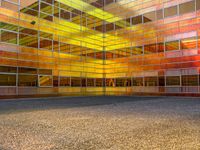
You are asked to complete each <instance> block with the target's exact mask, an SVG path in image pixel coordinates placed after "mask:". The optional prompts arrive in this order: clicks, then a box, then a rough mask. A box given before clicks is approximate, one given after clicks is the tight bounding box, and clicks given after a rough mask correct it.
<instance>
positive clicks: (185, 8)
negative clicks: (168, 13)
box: [179, 1, 195, 15]
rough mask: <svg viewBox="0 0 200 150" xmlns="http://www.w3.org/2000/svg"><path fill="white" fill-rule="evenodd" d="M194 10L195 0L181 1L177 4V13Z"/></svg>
mask: <svg viewBox="0 0 200 150" xmlns="http://www.w3.org/2000/svg"><path fill="white" fill-rule="evenodd" d="M194 11H195V1H191V2H187V3H183V4H180V5H179V14H180V15H182V14H185V13H190V12H194Z"/></svg>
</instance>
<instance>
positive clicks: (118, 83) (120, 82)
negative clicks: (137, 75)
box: [116, 78, 125, 86]
mask: <svg viewBox="0 0 200 150" xmlns="http://www.w3.org/2000/svg"><path fill="white" fill-rule="evenodd" d="M116 86H125V79H123V78H117V79H116Z"/></svg>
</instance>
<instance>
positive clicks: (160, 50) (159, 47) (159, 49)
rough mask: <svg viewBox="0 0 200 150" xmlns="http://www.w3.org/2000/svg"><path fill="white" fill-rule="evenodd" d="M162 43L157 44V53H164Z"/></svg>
mask: <svg viewBox="0 0 200 150" xmlns="http://www.w3.org/2000/svg"><path fill="white" fill-rule="evenodd" d="M164 49H165V48H164V43H157V51H158V53H159V52H164Z"/></svg>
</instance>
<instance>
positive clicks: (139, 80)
mask: <svg viewBox="0 0 200 150" xmlns="http://www.w3.org/2000/svg"><path fill="white" fill-rule="evenodd" d="M132 82H133V83H132V85H133V86H143V78H142V77H135V78H133V79H132Z"/></svg>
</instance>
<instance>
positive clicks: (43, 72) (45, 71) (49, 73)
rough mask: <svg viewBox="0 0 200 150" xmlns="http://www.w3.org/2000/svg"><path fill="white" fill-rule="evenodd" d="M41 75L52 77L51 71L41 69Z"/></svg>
mask: <svg viewBox="0 0 200 150" xmlns="http://www.w3.org/2000/svg"><path fill="white" fill-rule="evenodd" d="M39 74H44V75H52V70H51V69H39Z"/></svg>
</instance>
